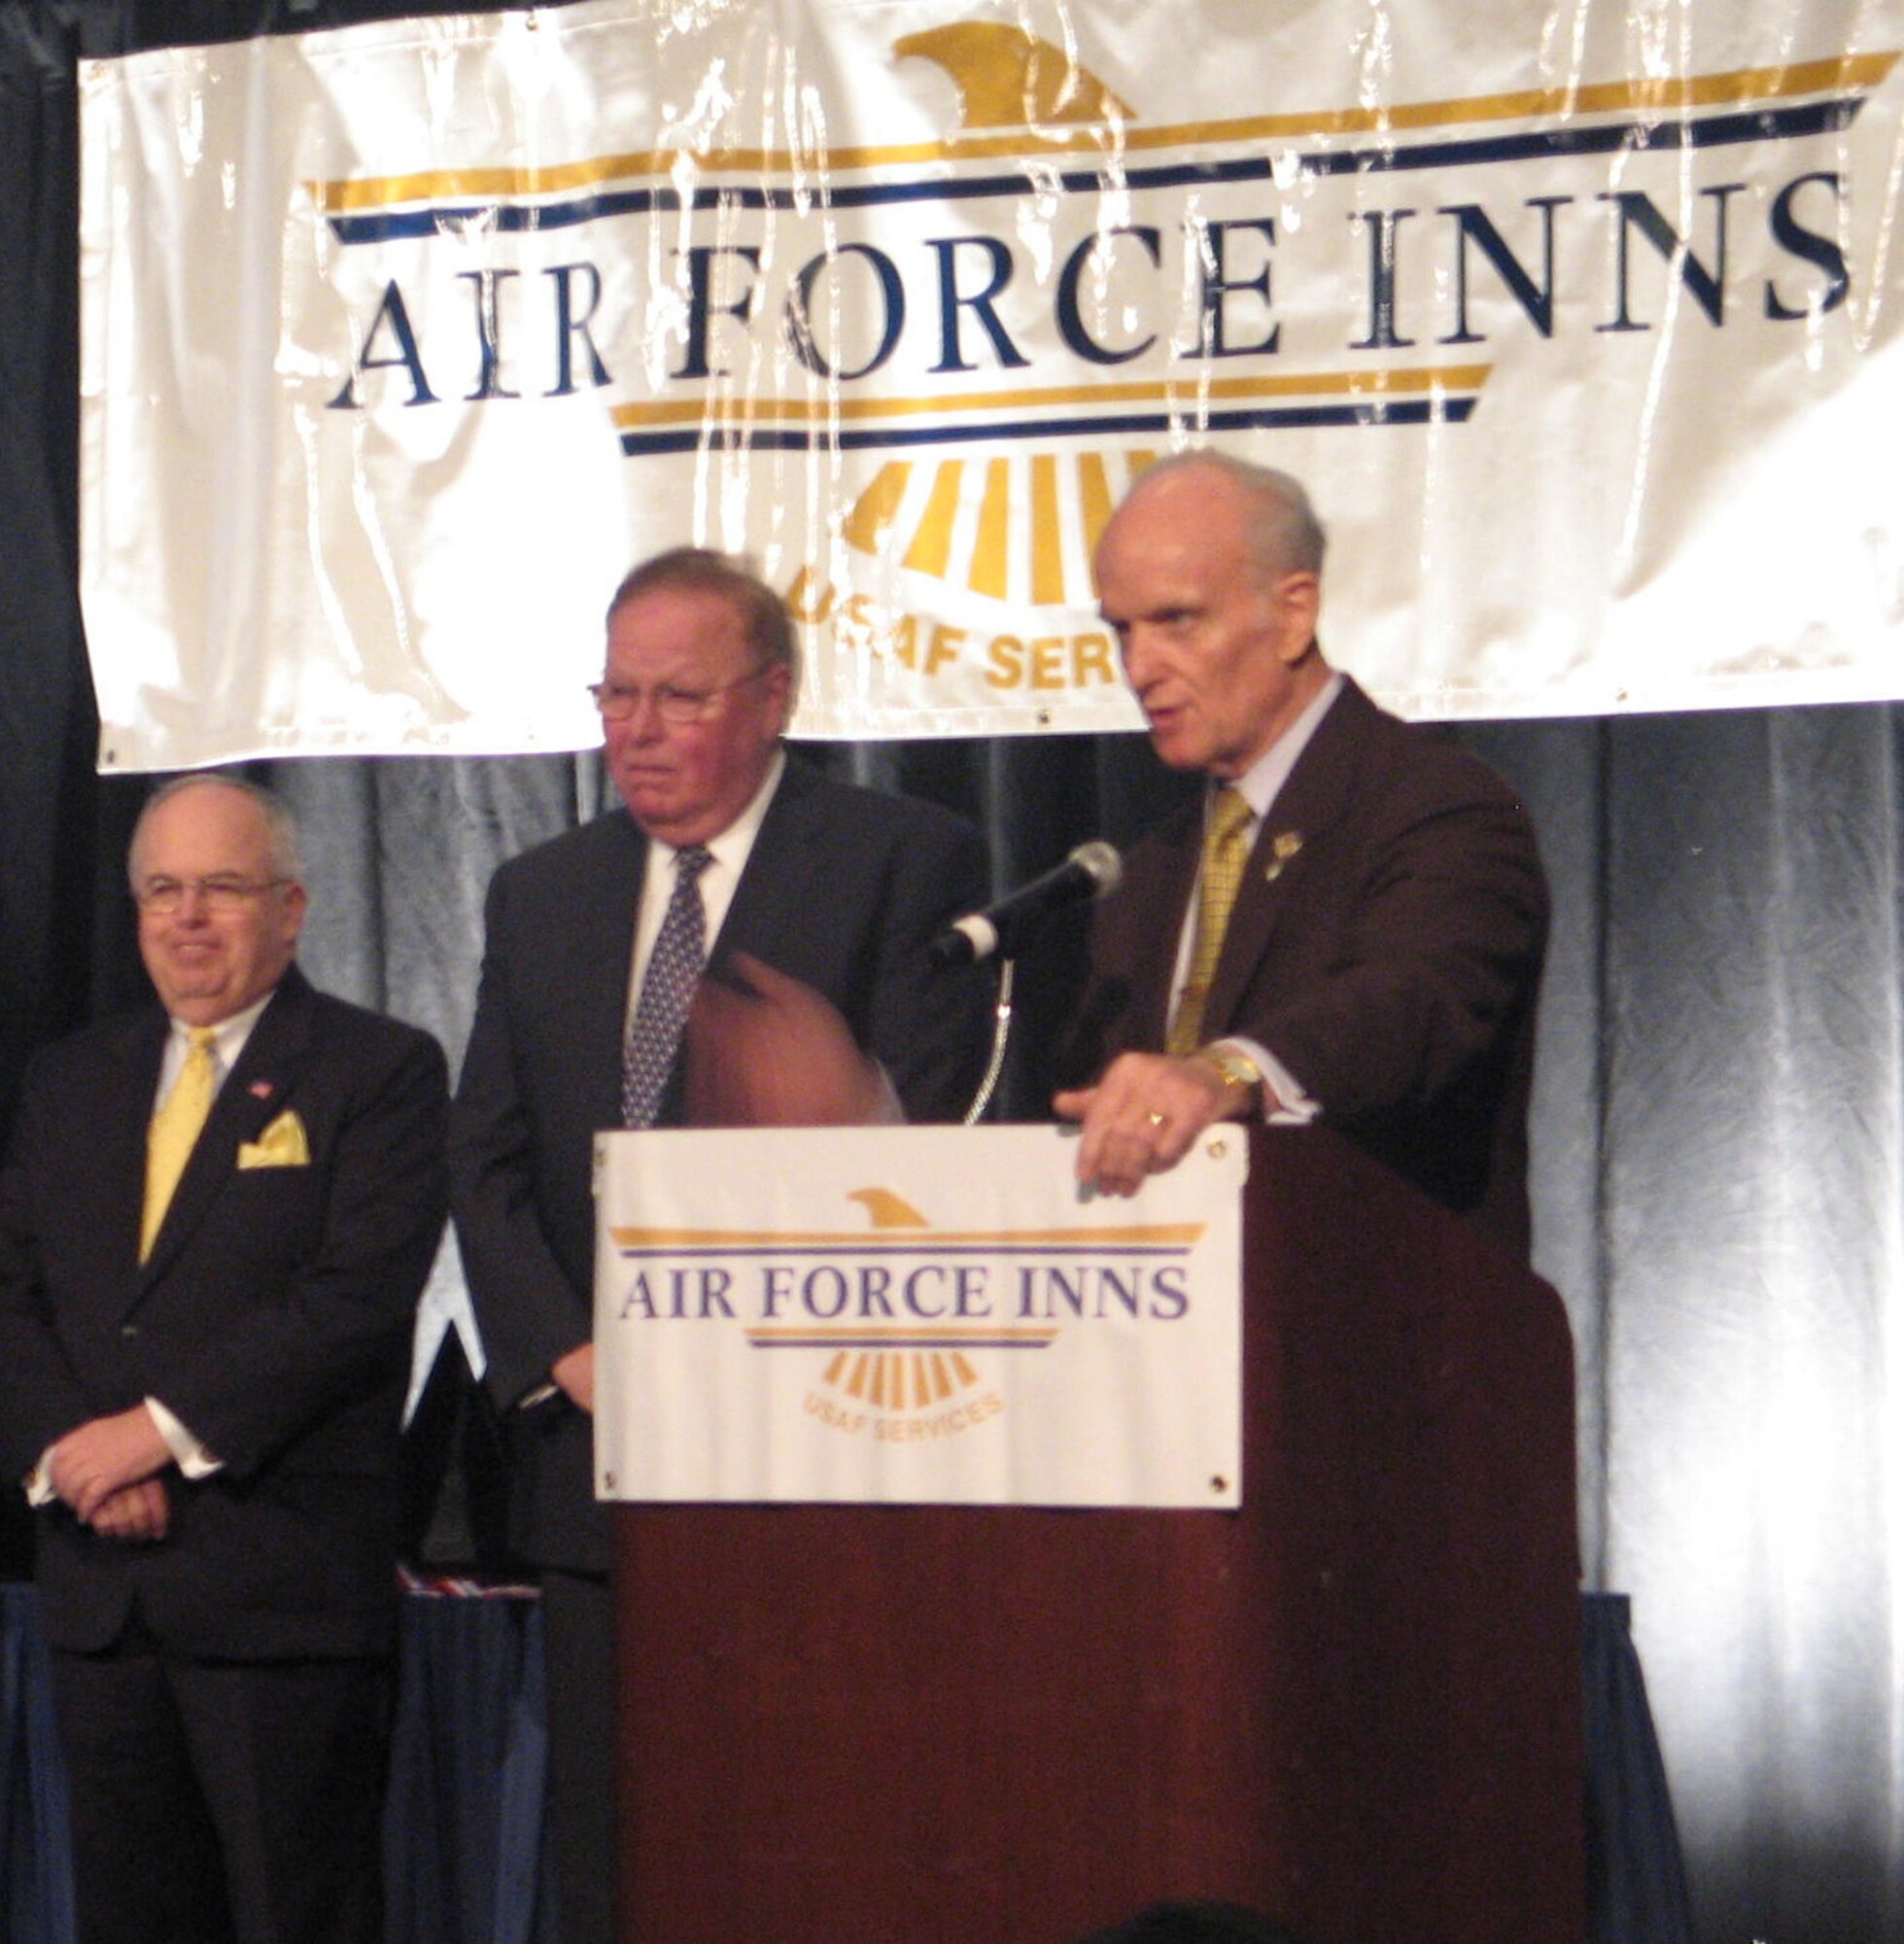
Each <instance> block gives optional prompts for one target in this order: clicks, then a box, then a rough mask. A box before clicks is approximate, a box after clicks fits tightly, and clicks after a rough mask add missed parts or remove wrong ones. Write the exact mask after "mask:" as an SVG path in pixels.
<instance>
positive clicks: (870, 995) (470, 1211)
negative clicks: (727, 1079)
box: [450, 759, 988, 1572]
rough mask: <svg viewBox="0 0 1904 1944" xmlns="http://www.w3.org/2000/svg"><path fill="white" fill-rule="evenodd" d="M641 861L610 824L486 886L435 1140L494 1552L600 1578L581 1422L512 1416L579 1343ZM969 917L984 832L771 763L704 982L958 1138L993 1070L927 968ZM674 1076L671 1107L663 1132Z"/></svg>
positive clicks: (980, 890)
mask: <svg viewBox="0 0 1904 1944" xmlns="http://www.w3.org/2000/svg"><path fill="white" fill-rule="evenodd" d="M647 850H648V845H647V839H646V838H645V837H644V836H643V835H642V834H641V831H640V828H639V826H638V825H637V824H636V823H635V821H634V819H633V818H632V817H630V816H628V814H627V813H626V812H625V811H622V810H616V811H613V812H611V813H609V814H608V815H607V816H602V817H598V818H596V819H595V821H594V822H592V823H588V824H584V825H583V826H582V827H581V828H579V829H577V830H571V831H569V832H566V833H565V834H564V835H563V836H561V837H558V838H555V839H553V840H552V841H550V842H549V843H546V844H543V845H540V846H538V847H537V849H535V850H533V851H526V852H525V853H524V854H523V855H522V856H520V857H516V858H512V859H511V860H510V861H509V862H507V863H506V864H503V865H502V867H501V868H500V869H499V870H498V871H497V873H496V876H495V878H494V879H493V881H492V882H491V885H490V893H489V904H488V912H487V919H486V943H485V949H484V955H483V968H482V979H481V984H480V987H479V989H478V992H477V998H476V1016H475V1021H474V1024H472V1026H471V1028H470V1033H469V1046H468V1051H467V1054H466V1055H465V1056H464V1062H463V1071H462V1076H461V1078H460V1080H459V1083H458V1086H457V1094H456V1101H455V1104H454V1106H453V1108H452V1110H451V1117H450V1126H451V1133H450V1178H451V1198H452V1205H453V1208H454V1212H455V1216H456V1229H457V1238H458V1241H459V1243H460V1245H461V1248H462V1251H463V1263H464V1269H465V1272H466V1274H467V1279H468V1284H469V1294H470V1300H471V1303H472V1306H473V1307H474V1310H475V1313H476V1319H477V1322H478V1324H479V1325H480V1327H481V1331H482V1338H483V1350H484V1355H485V1357H486V1359H487V1365H486V1369H485V1377H484V1380H485V1383H486V1384H487V1386H488V1387H489V1390H490V1393H491V1395H492V1396H493V1397H494V1398H495V1400H496V1403H497V1405H498V1406H499V1408H500V1409H501V1410H502V1412H503V1423H504V1426H505V1429H506V1430H507V1432H508V1433H509V1437H510V1464H511V1538H512V1543H513V1544H514V1545H515V1547H516V1549H517V1551H518V1552H519V1553H520V1554H521V1556H522V1557H523V1558H524V1559H526V1560H527V1561H529V1562H531V1563H532V1564H535V1565H537V1566H553V1567H561V1568H567V1569H570V1570H575V1571H586V1572H601V1571H606V1567H607V1563H608V1528H607V1521H606V1516H605V1515H604V1514H603V1511H602V1510H601V1508H599V1507H598V1506H597V1505H596V1504H595V1502H594V1465H593V1456H592V1430H591V1421H590V1419H589V1418H588V1417H587V1415H586V1414H585V1413H584V1412H582V1411H580V1410H577V1409H576V1408H575V1407H574V1406H571V1404H570V1403H569V1402H568V1400H567V1399H566V1398H561V1397H556V1398H553V1399H550V1400H549V1401H548V1402H547V1403H545V1404H543V1405H540V1406H534V1407H531V1408H529V1409H519V1408H517V1406H518V1405H519V1404H520V1402H521V1400H522V1399H523V1398H524V1396H525V1395H526V1394H531V1393H533V1392H534V1391H535V1390H536V1389H537V1387H538V1386H540V1385H542V1384H544V1383H545V1382H546V1381H547V1378H548V1372H549V1367H550V1365H551V1364H553V1363H554V1362H555V1360H556V1359H557V1358H559V1357H561V1356H562V1355H563V1354H565V1353H566V1352H567V1351H569V1350H571V1349H572V1348H574V1346H575V1345H576V1344H577V1343H580V1342H583V1341H585V1340H586V1339H587V1338H588V1337H589V1336H590V1334H591V1330H592V1323H593V1299H592V1292H593V1287H594V1273H595V1206H594V1200H593V1196H592V1193H591V1170H592V1165H593V1153H594V1142H595V1136H596V1134H597V1132H599V1131H600V1130H601V1129H603V1128H614V1127H617V1126H619V1125H620V1120H621V1047H622V1039H623V1034H624V1031H625V1027H626V1021H627V1009H628V989H629V988H628V982H629V966H630V963H631V958H632V954H633V950H634V938H635V920H636V914H637V910H638V908H639V903H640V891H641V878H642V873H643V870H644V869H645V867H646V860H647ZM986 895H987V878H986V868H985V852H984V847H983V845H982V844H981V842H980V839H979V836H978V833H977V832H976V831H974V830H973V829H972V828H971V827H970V826H969V825H967V824H965V823H963V822H962V821H960V820H959V819H958V818H957V817H954V816H951V815H950V814H949V813H947V812H945V811H942V810H938V809H935V808H934V807H932V806H931V805H928V804H923V803H919V802H917V801H915V800H914V799H911V798H908V797H899V796H891V795H887V794H885V793H884V792H881V791H874V790H865V789H858V788H855V787H853V786H851V785H848V784H846V783H840V782H835V781H832V780H831V779H829V778H827V777H824V776H822V775H821V774H819V773H818V772H817V771H815V770H814V769H812V768H811V767H809V766H808V765H806V764H803V763H801V762H799V761H798V760H797V759H789V760H788V762H787V765H786V769H785V771H784V773H783V774H782V776H781V779H780V783H779V788H778V789H777V790H776V791H775V793H774V797H773V800H772V801H771V803H770V804H769V805H768V808H767V814H766V816H764V817H763V819H762V821H761V826H760V830H759V833H758V835H757V836H756V838H755V840H754V846H753V849H752V851H750V852H749V853H748V857H747V863H746V868H745V870H744V872H743V874H742V878H741V882H740V884H739V885H738V886H737V887H736V889H735V894H734V900H733V903H732V904H731V905H730V906H729V907H728V912H727V917H726V920H725V921H724V922H723V924H722V926H721V929H720V933H719V935H718V937H717V938H716V939H715V940H714V942H713V945H712V947H711V949H710V961H712V962H714V963H718V962H719V960H720V959H721V957H722V956H723V955H726V954H728V953H730V952H734V951H742V952H747V953H751V954H752V955H754V956H755V957H757V958H760V959H762V960H763V961H765V962H766V963H767V964H769V965H772V966H774V967H776V968H777V969H778V970H779V971H782V972H786V973H789V974H791V975H792V976H793V977H794V978H796V979H799V980H802V981H804V982H805V983H806V984H807V985H809V986H811V987H813V988H814V989H815V990H816V991H818V992H821V993H823V994H824V995H825V996H826V997H827V998H828V999H829V1000H831V1001H832V1003H833V1004H834V1005H835V1006H836V1007H837V1008H838V1009H839V1011H840V1012H841V1014H842V1015H843V1016H844V1017H845V1019H846V1022H847V1024H848V1026H849V1027H850V1028H851V1030H852V1033H853V1036H854V1038H855V1039H856V1040H857V1041H858V1043H859V1044H860V1046H861V1047H863V1048H864V1049H865V1050H866V1051H868V1052H869V1053H871V1054H872V1055H873V1056H874V1058H876V1059H878V1060H880V1062H881V1063H882V1064H883V1066H884V1067H885V1069H886V1072H887V1073H888V1075H889V1076H890V1077H891V1079H892V1082H893V1085H894V1086H895V1087H896V1089H897V1090H898V1094H899V1097H900V1100H901V1102H902V1103H903V1104H904V1106H905V1109H906V1112H907V1115H908V1117H909V1118H910V1119H913V1120H917V1121H934V1120H937V1121H945V1120H952V1119H955V1118H957V1116H958V1115H960V1114H961V1113H962V1112H963V1111H964V1109H965V1107H966V1105H967V1104H968V1102H969V1101H970V1099H971V1097H972V1094H973V1093H974V1092H975V1091H976V1089H977V1086H978V1083H979V1079H980V1076H981V1074H982V1072H983V1069H984V1065H985V1057H986V1052H987V1037H988V1035H987V1006H988V982H987V979H986V978H985V976H984V974H983V973H982V972H980V971H978V970H977V969H976V968H963V969H959V970H952V971H948V970H944V969H941V968H938V967H935V966H934V965H932V963H931V962H930V960H929V959H928V957H927V955H926V950H925V948H926V946H927V944H928V943H929V941H930V940H931V939H932V938H933V937H934V936H935V935H936V934H937V933H938V931H940V930H941V929H942V928H943V927H944V926H945V925H946V924H947V923H948V922H949V920H951V919H952V918H954V917H957V916H959V915H961V914H963V913H964V912H967V911H970V910H972V909H973V908H974V907H975V906H977V905H980V904H982V903H983V902H984V901H985V898H986ZM678 1095H679V1087H678V1074H677V1075H676V1084H675V1086H674V1087H672V1088H671V1097H672V1098H673V1099H674V1101H675V1107H674V1110H673V1111H672V1113H671V1112H667V1111H665V1112H664V1116H663V1125H667V1124H668V1123H669V1121H670V1120H675V1121H677V1120H678Z"/></svg>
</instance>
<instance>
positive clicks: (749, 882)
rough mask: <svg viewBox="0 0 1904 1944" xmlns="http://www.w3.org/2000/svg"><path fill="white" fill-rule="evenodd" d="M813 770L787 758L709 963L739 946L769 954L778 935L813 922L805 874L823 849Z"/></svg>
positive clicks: (742, 948)
mask: <svg viewBox="0 0 1904 1944" xmlns="http://www.w3.org/2000/svg"><path fill="white" fill-rule="evenodd" d="M814 801H815V799H814V773H813V772H812V771H811V770H809V769H808V768H807V767H806V765H805V764H803V763H799V762H796V761H795V760H794V759H793V758H792V757H788V758H787V763H786V768H785V769H784V770H783V771H782V772H781V775H780V781H779V788H777V789H776V790H775V792H774V794H773V797H772V798H771V799H770V800H769V802H768V805H767V812H766V815H765V816H762V818H761V819H760V829H759V831H758V832H757V833H756V834H755V836H754V840H753V849H752V850H751V851H748V853H747V863H746V868H745V869H744V871H743V872H742V873H741V882H740V883H739V884H738V885H735V886H734V896H733V898H732V899H731V900H730V901H729V904H728V907H727V917H726V918H725V919H724V920H722V923H721V927H720V932H719V934H718V935H717V936H716V937H715V939H714V940H713V942H712V944H711V945H710V949H709V952H708V959H709V962H710V964H712V963H715V962H717V961H718V960H719V959H720V958H722V957H723V956H725V955H727V954H728V953H730V952H737V951H738V952H751V953H753V954H755V955H758V956H761V957H766V958H771V957H772V955H773V951H774V946H775V943H776V941H777V940H779V939H780V938H781V937H783V936H784V935H786V933H787V932H788V931H789V930H795V931H797V930H798V929H799V928H800V927H801V926H802V924H803V923H805V924H811V923H812V922H813V913H814V902H813V899H812V897H811V896H810V894H809V889H808V885H807V879H808V875H809V869H810V866H811V865H812V863H813V862H814V860H815V859H817V858H818V857H819V856H820V855H821V854H822V846H821V844H820V842H819V838H818V833H817V832H816V831H815V830H814Z"/></svg>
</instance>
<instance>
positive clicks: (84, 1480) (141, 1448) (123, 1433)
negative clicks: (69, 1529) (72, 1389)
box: [47, 1404, 172, 1540]
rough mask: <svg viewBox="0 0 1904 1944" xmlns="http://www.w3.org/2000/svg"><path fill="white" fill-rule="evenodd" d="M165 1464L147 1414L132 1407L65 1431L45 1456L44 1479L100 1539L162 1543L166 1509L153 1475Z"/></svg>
mask: <svg viewBox="0 0 1904 1944" xmlns="http://www.w3.org/2000/svg"><path fill="white" fill-rule="evenodd" d="M171 1462H172V1453H171V1449H170V1447H169V1446H168V1445H167V1444H166V1442H165V1440H164V1439H163V1438H162V1437H161V1436H160V1435H159V1430H158V1426H157V1425H156V1423H155V1422H154V1421H153V1415H152V1412H151V1411H149V1410H148V1409H147V1408H146V1407H145V1406H144V1405H142V1404H136V1405H134V1406H132V1408H131V1409H130V1410H121V1411H118V1412H115V1413H114V1414H113V1415H112V1416H111V1417H95V1418H92V1419H89V1420H88V1421H87V1423H85V1424H83V1425H81V1426H80V1427H79V1429H78V1430H76V1431H69V1432H68V1433H67V1434H66V1436H65V1437H64V1438H62V1439H60V1440H59V1441H58V1442H57V1443H56V1444H54V1445H53V1447H52V1450H51V1451H50V1452H48V1454H47V1476H48V1479H49V1481H50V1482H51V1483H52V1488H53V1490H54V1491H55V1492H56V1493H58V1495H59V1497H60V1498H61V1499H62V1500H63V1501H64V1502H65V1504H67V1505H68V1506H70V1507H71V1508H72V1510H73V1513H74V1515H75V1516H76V1517H77V1518H79V1519H80V1520H82V1521H83V1522H84V1523H85V1524H87V1525H89V1526H90V1527H91V1528H92V1529H93V1531H94V1532H96V1533H99V1534H101V1535H103V1536H104V1537H105V1538H107V1539H128V1540H155V1539H163V1538H164V1537H165V1532H166V1528H167V1525H168V1523H169V1521H170V1517H171V1505H170V1501H169V1500H168V1499H167V1497H166V1495H165V1486H164V1483H163V1482H162V1481H161V1479H160V1478H159V1477H158V1474H159V1473H160V1472H162V1471H163V1470H164V1469H165V1467H166V1466H168V1465H169V1464H171Z"/></svg>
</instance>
